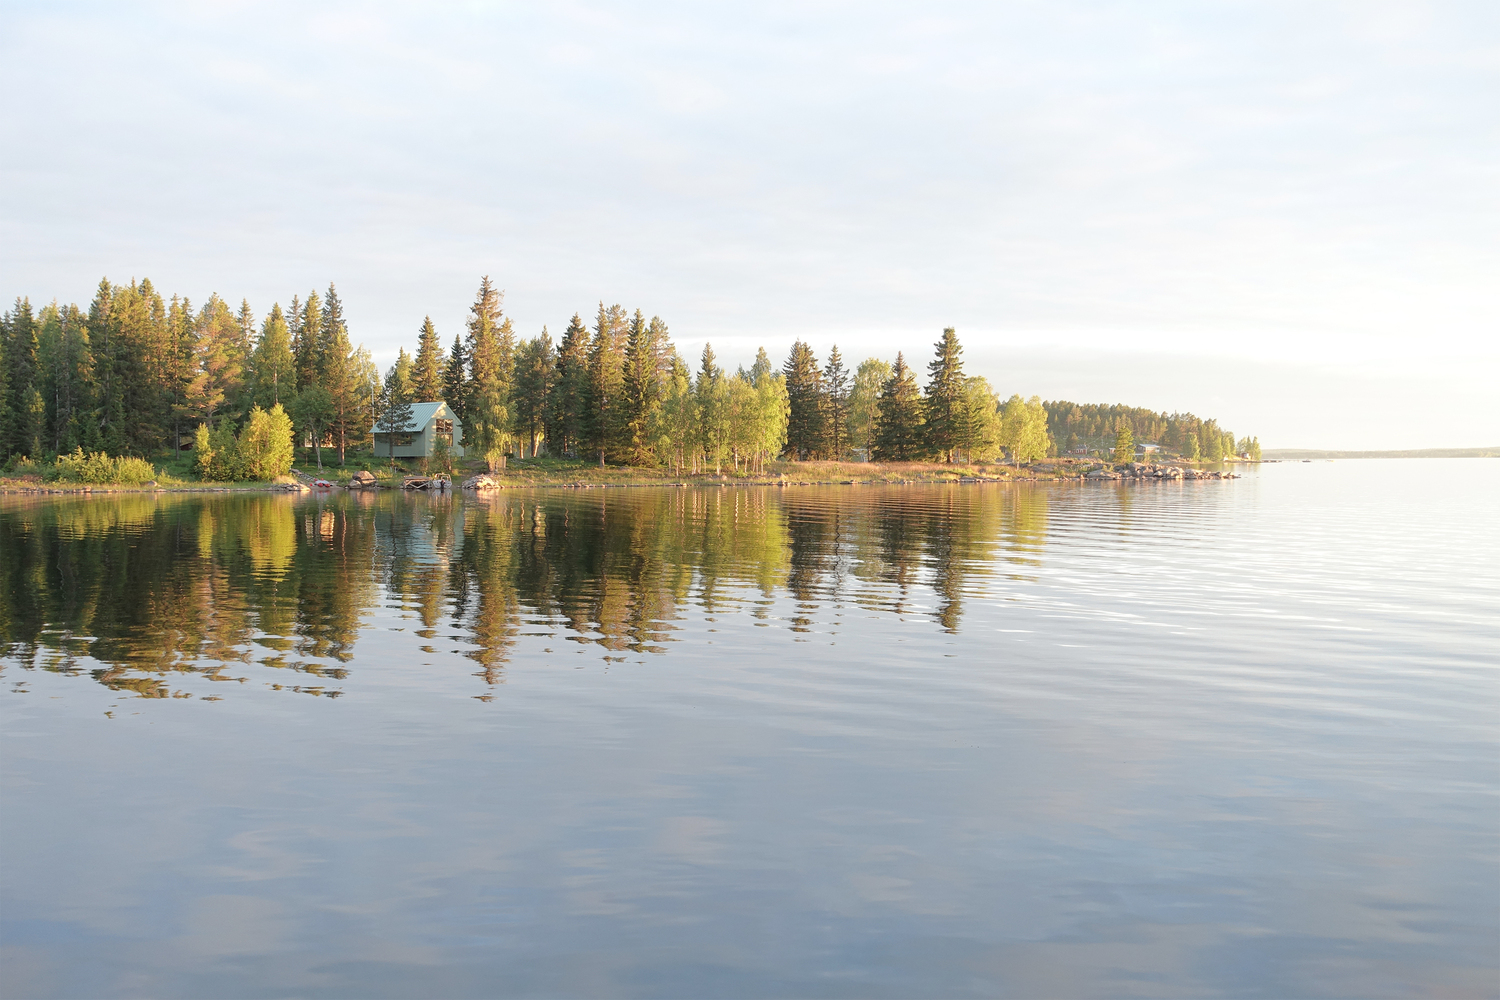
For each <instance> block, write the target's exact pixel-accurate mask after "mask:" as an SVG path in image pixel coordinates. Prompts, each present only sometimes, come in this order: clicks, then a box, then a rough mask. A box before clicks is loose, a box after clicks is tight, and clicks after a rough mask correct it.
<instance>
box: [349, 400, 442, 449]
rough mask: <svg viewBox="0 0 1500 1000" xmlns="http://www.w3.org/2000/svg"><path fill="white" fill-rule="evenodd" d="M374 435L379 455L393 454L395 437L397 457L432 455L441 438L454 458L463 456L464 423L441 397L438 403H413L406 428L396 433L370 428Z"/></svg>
mask: <svg viewBox="0 0 1500 1000" xmlns="http://www.w3.org/2000/svg"><path fill="white" fill-rule="evenodd" d="M377 427H378V425H377ZM371 434H373V435H374V437H375V455H376V457H377V458H378V457H380V456H382V455H389V454H391V440H390V439H391V437H392V436H394V437H395V438H396V449H395V457H397V458H431V457H432V449H433V446H434V445H436V444H437V442H438V439H439V438H442V439H443V440H445V441H447V442H448V454H450V455H452V456H453V457H454V458H463V457H464V448H463V439H464V429H463V424H462V423H460V422H459V419H458V416H457V415H456V414H454V412H453V410H452V409H451V408H449V406H448V404H447V403H445V402H443V401H441V400H439V401H438V402H436V403H413V404H411V422H410V423H408V424H407V425H406V428H405V429H404V430H399V431H395V432H394V435H392V434H387V433H386V432H385V431H383V430H379V429H377V428H371Z"/></svg>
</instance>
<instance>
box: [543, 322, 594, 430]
mask: <svg viewBox="0 0 1500 1000" xmlns="http://www.w3.org/2000/svg"><path fill="white" fill-rule="evenodd" d="M588 371H589V329H588V327H586V326H584V324H583V319H582V317H580V316H579V315H578V314H577V313H574V314H573V319H572V320H571V321H570V322H569V323H568V328H567V329H566V330H564V331H563V336H562V343H560V344H559V345H558V348H557V373H556V376H555V377H554V378H553V381H552V401H551V403H550V405H549V406H548V408H547V412H548V414H549V419H550V420H551V421H552V423H551V425H550V426H549V427H548V430H547V446H548V447H549V448H553V449H555V450H556V452H557V453H558V454H559V455H576V454H578V452H579V449H580V447H581V442H582V440H583V429H584V422H585V421H584V402H585V400H586V399H587V398H588Z"/></svg>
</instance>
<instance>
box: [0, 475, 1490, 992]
mask: <svg viewBox="0 0 1500 1000" xmlns="http://www.w3.org/2000/svg"><path fill="white" fill-rule="evenodd" d="M1497 497H1500V462H1495V461H1488V460H1482V459H1473V460H1425V461H1363V462H1359V461H1349V462H1338V463H1329V462H1318V463H1289V464H1267V465H1263V466H1259V467H1252V468H1249V469H1247V470H1246V471H1245V473H1244V476H1243V478H1241V479H1238V480H1232V481H1222V482H1186V483H1184V482H1178V483H1139V484H1137V483H1088V484H1083V483H1070V484H1042V483H1038V484H1012V485H962V486H904V487H900V486H897V487H874V486H842V487H795V488H783V489H775V488H764V487H757V488H735V487H724V488H713V487H709V488H685V489H671V488H651V489H592V490H536V491H513V492H503V493H499V494H495V495H493V496H485V497H480V498H475V497H474V496H472V495H471V496H467V497H465V496H459V497H449V496H433V497H429V496H425V495H416V496H413V495H399V494H391V493H382V494H380V495H360V494H348V493H335V494H333V495H331V496H287V495H230V494H193V495H183V494H176V495H169V494H157V495H140V496H132V495H113V496H108V497H98V498H92V499H84V498H27V497H14V496H12V497H3V498H0V640H3V645H0V651H3V654H4V655H3V657H0V665H3V670H0V721H3V729H0V779H3V786H0V806H3V809H0V858H3V866H0V948H3V953H0V954H3V964H0V991H3V993H4V994H5V995H6V996H16V997H20V996H26V997H43V996H66V997H79V996H152V997H160V996H184V997H186V996H191V997H220V996H223V997H231V996H257V997H283V996H286V997H290V996H328V997H334V996H362V997H364V996H370V997H373V996H411V995H425V996H445V997H467V996H522V995H524V996H734V997H739V996H745V997H752V996H814V997H829V996H861V997H883V996H893V997H904V996H986V997H990V996H1017V997H1035V996H1057V997H1071V996H1080V997H1082V996H1193V997H1201V996H1219V995H1227V996H1246V997H1262V996H1276V997H1282V996H1368V997H1385V996H1418V995H1420V996H1430V995H1439V996H1495V995H1497V993H1500V725H1497V722H1500V652H1497V651H1500V499H1497Z"/></svg>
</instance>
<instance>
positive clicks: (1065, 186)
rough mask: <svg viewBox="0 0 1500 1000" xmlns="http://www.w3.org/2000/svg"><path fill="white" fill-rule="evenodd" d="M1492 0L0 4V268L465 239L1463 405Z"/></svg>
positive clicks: (397, 290) (26, 290)
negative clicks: (1, 127) (1, 133)
mask: <svg viewBox="0 0 1500 1000" xmlns="http://www.w3.org/2000/svg"><path fill="white" fill-rule="evenodd" d="M1497 95H1500V5H1497V4H1494V3H1482V2H1476V3H1451V4H1449V3H1436V4H1423V3H1417V2H1411V3H1399V4H1383V3H1380V2H1359V3H1349V4H1340V3H1307V2H1306V0H1300V2H1296V3H1277V2H1272V0H1260V2H1253V3H1243V4H1240V3H1202V2H1195V3H1181V4H1174V3H1147V4H1141V3H994V2H989V3H975V4H961V3H958V4H945V3H923V4H901V5H883V4H879V3H859V4H853V3H849V4H842V3H830V4H820V3H809V2H798V3H792V4H774V3H761V4H753V5H750V4H746V5H718V4H713V5H710V4H680V5H678V4H672V3H665V2H654V3H650V4H639V5H634V4H574V3H551V4H536V5H529V4H508V3H484V2H472V3H450V4H444V3H425V4H411V5H385V4H379V3H357V4H318V3H296V4H286V5H278V4H274V3H271V4H267V3H254V4H252V3H220V4H212V3H193V4H182V5H175V4H115V3H107V4H70V3H47V4H28V3H16V2H10V3H6V4H4V5H3V6H0V113H3V121H4V123H5V126H6V128H5V134H6V140H5V141H4V142H3V143H0V296H3V298H4V300H5V301H7V302H9V301H10V300H12V299H13V298H14V297H16V296H20V295H25V296H28V297H30V299H31V301H32V302H33V303H34V304H41V303H44V302H48V301H51V300H53V299H58V300H60V301H77V302H80V303H86V302H87V301H88V299H89V298H91V297H92V294H93V290H94V288H95V286H96V285H97V284H98V282H99V280H100V278H101V277H108V278H109V279H111V280H112V281H129V280H130V279H131V278H142V277H149V278H150V279H151V280H152V281H153V283H154V284H155V285H156V286H157V287H158V288H159V289H161V290H163V291H164V292H167V293H172V292H177V293H180V294H183V295H187V296H189V297H190V298H191V299H193V300H194V301H195V302H201V301H202V300H203V299H205V298H206V297H207V296H208V295H209V294H210V293H213V292H217V293H219V294H220V295H221V296H223V297H225V298H227V299H229V300H231V301H232V302H234V303H238V302H239V301H240V300H241V299H242V298H245V299H248V300H249V301H250V303H251V305H252V306H253V307H254V308H255V309H256V311H257V312H258V313H264V312H265V311H267V310H268V309H269V308H270V305H271V303H272V302H273V301H280V302H281V303H282V304H283V305H285V304H286V303H287V302H288V301H290V299H291V297H292V295H293V294H302V295H304V296H305V295H306V293H307V291H308V290H310V289H313V288H318V289H323V288H326V287H327V286H328V284H329V282H330V281H332V282H336V283H337V286H338V289H339V293H340V295H341V297H342V298H343V299H344V301H345V304H346V308H347V311H348V315H349V319H350V332H351V335H352V336H353V338H354V339H355V340H356V341H363V342H364V343H365V344H366V345H367V346H369V347H370V349H371V350H372V351H373V352H374V353H375V355H376V357H377V359H378V360H381V361H382V362H383V363H385V364H388V363H389V362H390V361H391V360H392V359H393V358H394V356H395V353H396V350H397V348H398V346H401V345H405V346H407V347H408V349H411V347H412V346H413V345H414V344H415V341H416V333H417V329H418V327H419V326H420V324H421V322H422V319H423V317H424V316H427V315H430V316H431V317H432V319H433V320H434V322H435V323H436V324H437V326H438V329H439V332H440V333H441V334H442V335H443V337H444V339H445V342H446V341H451V339H452V337H453V336H454V335H455V334H456V333H458V332H460V331H461V330H462V328H463V321H464V317H465V315H466V313H467V310H468V306H469V304H470V302H471V301H472V300H473V296H474V291H475V289H476V287H477V285H478V282H479V277H480V275H484V274H488V275H490V276H491V278H492V279H493V280H494V281H495V282H496V284H498V285H499V286H500V287H501V288H503V289H505V307H506V311H507V313H508V314H509V315H510V316H511V317H512V319H513V321H514V323H515V325H516V329H517V332H518V333H519V334H522V335H526V336H532V335H535V334H536V333H538V332H540V330H541V329H542V327H543V326H544V325H545V326H547V327H548V328H549V330H550V331H551V333H552V334H553V336H554V338H556V337H557V336H558V335H559V334H560V333H561V331H562V329H563V328H564V327H565V326H566V325H567V322H568V320H569V318H570V317H571V316H572V315H573V314H574V313H575V312H577V313H581V314H582V315H583V316H584V318H585V319H586V320H587V319H590V318H591V317H592V315H593V313H594V312H595V311H596V310H597V308H598V303H599V302H600V301H601V300H602V301H604V302H605V303H616V302H618V303H621V304H623V305H624V306H626V307H627V308H628V309H631V310H634V309H636V308H640V309H642V310H643V311H644V312H645V313H646V315H647V316H651V315H659V316H661V317H662V318H663V319H664V320H665V321H666V322H667V324H668V326H669V327H670V329H671V331H672V335H673V337H674V339H675V341H676V342H677V343H678V344H679V346H680V347H681V348H682V350H683V352H684V354H685V355H687V356H688V357H689V358H690V360H695V359H696V356H697V354H698V352H699V351H700V350H701V348H702V345H703V344H704V343H705V342H708V341H711V342H712V343H713V345H714V349H715V352H716V353H717V354H718V355H719V357H720V359H721V361H727V362H729V364H730V365H731V366H733V365H734V364H736V363H746V364H748V362H749V361H750V359H751V358H752V357H753V355H754V352H755V349H756V348H757V347H758V346H762V345H763V346H765V347H766V348H767V349H768V350H769V351H770V352H771V354H772V356H773V357H776V358H780V357H783V356H784V355H785V352H786V350H787V348H788V347H789V346H790V344H791V343H792V341H793V340H794V339H796V338H798V337H801V338H804V339H806V340H808V341H809V342H810V343H811V344H812V345H813V347H814V350H815V351H816V352H817V353H818V355H819V356H820V357H823V356H825V355H826V352H827V349H828V347H829V346H830V345H832V344H834V343H837V344H838V345H839V348H840V350H841V352H842V354H843V355H844V356H845V358H846V359H847V360H849V361H853V362H857V361H858V360H861V359H863V358H864V357H868V356H881V357H885V358H887V359H889V358H891V357H893V356H894V354H895V352H896V351H897V350H902V351H905V352H906V353H907V354H908V356H909V357H911V358H912V359H913V360H914V361H917V362H919V363H924V364H925V362H926V360H927V359H928V356H929V355H930V353H931V345H932V343H933V342H934V341H935V340H936V339H937V338H938V336H939V335H940V334H941V331H942V329H943V328H944V327H947V326H952V327H955V328H956V329H957V330H958V334H959V337H960V340H961V341H962V343H963V345H964V348H965V358H966V361H967V370H968V372H969V373H970V374H980V375H985V376H986V377H988V378H989V379H990V381H991V382H992V384H993V385H994V386H995V388H996V389H997V391H999V392H1000V393H1001V394H1002V395H1006V396H1008V395H1010V394H1011V393H1013V392H1015V393H1021V394H1022V395H1026V396H1029V395H1032V394H1038V395H1041V396H1043V397H1044V398H1049V399H1052V398H1068V399H1074V400H1076V401H1079V402H1123V403H1129V404H1132V405H1140V406H1147V407H1150V408H1152V409H1157V410H1166V411H1191V412H1194V413H1197V414H1199V415H1200V416H1205V417H1206V416H1213V417H1217V418H1218V419H1219V420H1220V422H1221V425H1223V426H1227V427H1229V428H1231V429H1233V430H1234V431H1236V432H1237V433H1240V434H1242V435H1245V434H1255V435H1256V436H1258V437H1259V438H1260V440H1261V442H1262V443H1263V444H1264V445H1266V446H1267V447H1321V448H1420V447H1465V446H1490V445H1495V444H1500V405H1497V400H1500V392H1497V390H1496V386H1497V384H1500V100H1497Z"/></svg>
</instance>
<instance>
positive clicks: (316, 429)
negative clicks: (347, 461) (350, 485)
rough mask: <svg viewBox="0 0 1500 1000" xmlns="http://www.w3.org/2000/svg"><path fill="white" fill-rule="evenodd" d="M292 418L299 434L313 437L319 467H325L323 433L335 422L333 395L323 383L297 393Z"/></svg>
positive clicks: (314, 452)
mask: <svg viewBox="0 0 1500 1000" xmlns="http://www.w3.org/2000/svg"><path fill="white" fill-rule="evenodd" d="M292 419H293V421H294V422H295V423H296V427H297V431H298V433H299V434H305V435H307V436H309V437H310V438H311V439H312V446H313V454H314V455H315V456H316V457H317V460H318V468H319V469H321V468H323V449H322V442H323V435H325V434H326V433H328V428H329V426H330V425H331V424H332V423H333V396H332V395H331V394H330V393H329V392H328V390H327V389H325V388H323V387H322V386H321V385H311V386H308V387H307V388H306V389H303V390H302V391H301V392H300V393H298V394H297V399H296V401H295V402H293V403H292Z"/></svg>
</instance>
